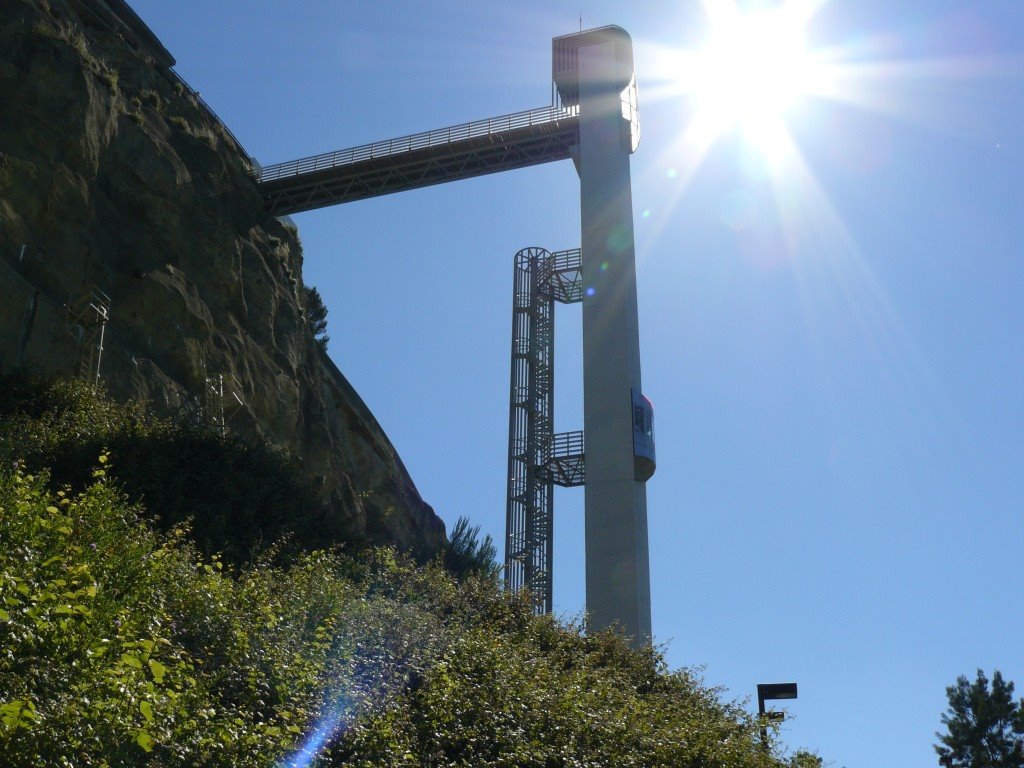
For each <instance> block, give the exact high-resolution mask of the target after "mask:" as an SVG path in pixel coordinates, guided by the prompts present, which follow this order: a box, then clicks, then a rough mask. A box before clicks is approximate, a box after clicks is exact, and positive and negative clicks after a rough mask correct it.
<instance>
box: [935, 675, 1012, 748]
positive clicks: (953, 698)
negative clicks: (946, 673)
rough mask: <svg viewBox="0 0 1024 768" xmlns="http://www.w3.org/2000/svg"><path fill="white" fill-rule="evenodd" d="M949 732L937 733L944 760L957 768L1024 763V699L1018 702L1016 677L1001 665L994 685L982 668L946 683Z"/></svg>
mask: <svg viewBox="0 0 1024 768" xmlns="http://www.w3.org/2000/svg"><path fill="white" fill-rule="evenodd" d="M946 697H947V698H948V699H949V709H948V710H947V711H946V713H945V714H944V715H943V716H942V724H943V725H944V726H945V727H946V733H945V734H942V733H936V734H935V735H936V736H938V737H939V742H940V743H939V744H937V745H935V751H936V752H938V753H939V758H940V761H945V764H947V765H950V766H956V768H1021V766H1024V699H1021V701H1020V702H1019V703H1018V702H1014V700H1013V683H1012V682H1009V681H1004V680H1003V676H1002V675H1001V674H1000V673H999V670H998V669H997V670H996V671H995V672H994V673H993V675H992V685H991V688H990V687H989V681H988V678H986V677H985V673H984V672H982V671H981V670H980V669H979V670H978V676H977V677H976V678H975V680H974V682H973V683H972V682H971V681H970V680H968V679H967V677H966V675H960V676H959V677H958V678H957V679H956V684H955V685H951V686H949V687H948V688H946Z"/></svg>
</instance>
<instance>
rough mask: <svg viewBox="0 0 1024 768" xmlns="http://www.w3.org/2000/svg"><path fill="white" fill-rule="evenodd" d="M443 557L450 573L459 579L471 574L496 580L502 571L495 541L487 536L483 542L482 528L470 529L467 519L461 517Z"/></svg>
mask: <svg viewBox="0 0 1024 768" xmlns="http://www.w3.org/2000/svg"><path fill="white" fill-rule="evenodd" d="M442 557H443V558H444V566H445V568H447V569H448V572H449V573H452V574H454V575H455V576H457V577H458V578H465V577H466V576H468V575H469V574H476V575H479V576H486V577H488V578H496V577H497V575H498V572H499V571H500V570H501V566H499V565H498V560H497V557H498V550H497V549H496V548H495V546H494V539H492V538H491V535H490V534H487V535H486V536H484V538H483V540H482V541H481V540H480V526H479V525H474V526H472V527H470V525H469V518H467V517H460V518H459V519H458V520H457V521H456V522H455V527H454V528H452V533H451V535H450V536H449V537H448V543H447V544H446V545H445V547H444V550H443V552H442Z"/></svg>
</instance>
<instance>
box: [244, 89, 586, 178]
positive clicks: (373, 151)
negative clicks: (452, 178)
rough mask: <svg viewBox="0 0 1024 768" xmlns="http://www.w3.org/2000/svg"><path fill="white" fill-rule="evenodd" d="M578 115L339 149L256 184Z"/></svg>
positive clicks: (538, 112)
mask: <svg viewBox="0 0 1024 768" xmlns="http://www.w3.org/2000/svg"><path fill="white" fill-rule="evenodd" d="M577 115H579V108H578V107H569V108H566V107H559V106H552V107H540V108H538V109H528V110H525V111H523V112H514V113H513V114H510V115H502V116H501V117H489V118H487V119H486V120H474V121H473V122H470V123H462V124H461V125H453V126H451V127H450V128H437V129H435V130H432V131H424V132H422V133H414V134H412V135H411V136H402V137H400V138H397V139H385V140H383V141H375V142H373V143H372V144H363V145H361V146H358V147H352V148H351V149H341V150H338V151H337V152H327V153H324V154H320V155H311V156H310V157H303V158H301V159H299V160H290V161H288V162H285V163H277V164H275V165H268V166H266V167H265V168H263V169H262V170H261V171H258V172H257V176H256V180H257V181H259V182H268V181H274V180H276V179H282V178H287V177H291V176H298V175H299V174H303V173H311V172H313V171H320V170H324V169H326V168H335V167H337V166H343V165H351V164H352V163H358V162H360V161H362V160H372V159H375V158H378V157H388V156H390V155H395V154H398V153H401V152H411V151H413V150H416V149H426V148H428V147H437V146H443V145H445V144H451V143H452V142H455V141H462V140H464V139H472V138H476V137H478V136H488V135H490V134H493V133H499V132H501V131H510V130H513V129H516V128H528V127H530V126H534V125H542V124H544V123H553V122H556V121H558V120H562V119H565V118H567V117H576V116H577Z"/></svg>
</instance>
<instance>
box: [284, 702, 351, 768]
mask: <svg viewBox="0 0 1024 768" xmlns="http://www.w3.org/2000/svg"><path fill="white" fill-rule="evenodd" d="M350 712H351V707H349V705H348V702H347V701H344V700H343V701H341V702H338V703H337V704H335V705H334V706H332V707H331V708H330V709H328V711H327V712H326V713H325V714H324V715H323V717H321V718H320V720H319V721H318V722H317V724H316V727H315V728H313V732H312V733H310V734H309V736H307V737H306V740H305V741H304V742H302V746H300V747H299V749H298V751H296V752H295V754H293V755H292V756H291V757H289V758H288V759H287V760H286V761H285V762H283V763H281V764H280V768H308V766H309V765H310V763H312V762H313V760H315V759H316V757H317V755H318V754H319V753H320V750H321V749H323V748H324V745H326V744H327V743H328V741H330V740H331V739H332V738H334V737H335V736H336V735H338V733H339V732H340V731H341V730H342V728H343V726H344V724H345V721H346V720H347V719H348V716H349V714H350Z"/></svg>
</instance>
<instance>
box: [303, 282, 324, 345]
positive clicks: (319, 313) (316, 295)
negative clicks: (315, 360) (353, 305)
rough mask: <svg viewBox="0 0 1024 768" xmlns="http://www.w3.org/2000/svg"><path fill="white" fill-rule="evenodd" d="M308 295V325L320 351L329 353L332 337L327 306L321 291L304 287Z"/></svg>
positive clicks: (311, 287) (307, 286) (308, 286)
mask: <svg viewBox="0 0 1024 768" xmlns="http://www.w3.org/2000/svg"><path fill="white" fill-rule="evenodd" d="M303 289H304V292H305V294H306V323H307V325H309V332H310V333H312V334H313V338H314V339H316V343H317V344H319V345H320V349H322V350H323V351H324V352H326V351H327V345H328V343H330V341H331V337H330V336H328V335H327V306H326V305H325V304H324V300H323V298H322V297H321V296H320V291H318V290H317V289H316V288H314V287H313V286H310V285H306V286H303Z"/></svg>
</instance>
